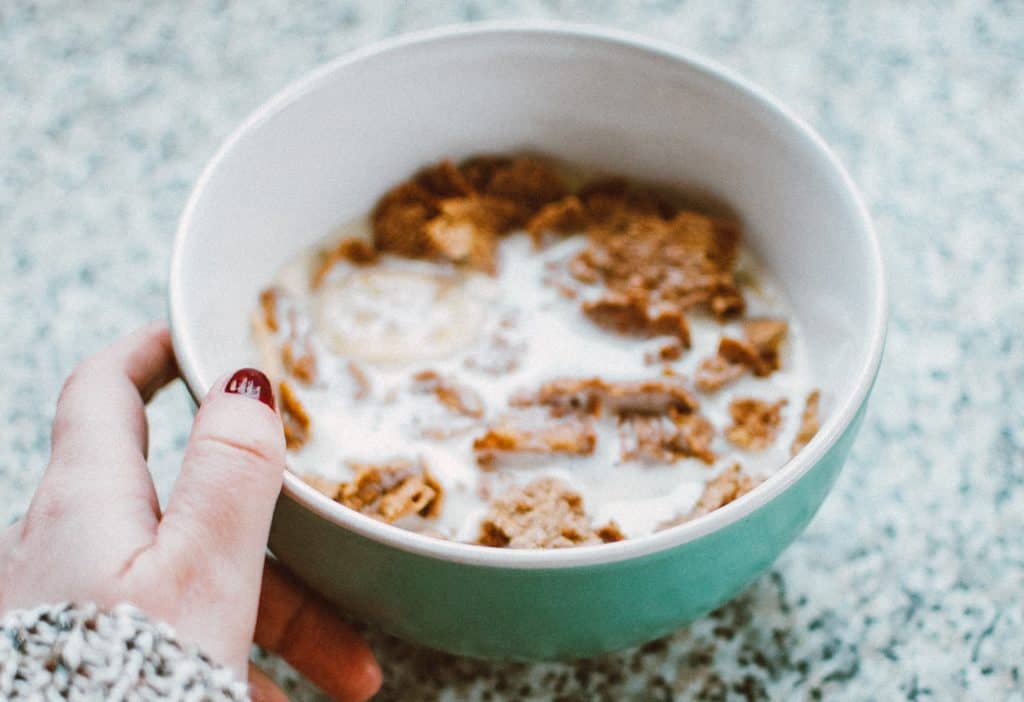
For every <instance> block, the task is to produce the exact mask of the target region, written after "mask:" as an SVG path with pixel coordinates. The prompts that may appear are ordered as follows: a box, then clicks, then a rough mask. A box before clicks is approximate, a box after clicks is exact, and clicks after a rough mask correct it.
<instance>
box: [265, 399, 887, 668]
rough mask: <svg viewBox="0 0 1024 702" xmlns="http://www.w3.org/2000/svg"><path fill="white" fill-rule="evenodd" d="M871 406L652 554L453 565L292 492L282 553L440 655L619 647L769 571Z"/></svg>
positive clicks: (285, 504)
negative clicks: (715, 525) (707, 529)
mask: <svg viewBox="0 0 1024 702" xmlns="http://www.w3.org/2000/svg"><path fill="white" fill-rule="evenodd" d="M866 404H867V403H866V401H865V403H864V404H862V406H861V408H860V410H859V412H858V413H857V415H856V417H855V419H854V421H853V422H852V423H851V424H850V425H849V426H848V427H847V428H846V430H845V432H844V433H843V435H842V437H841V438H840V439H839V441H838V442H836V444H835V445H833V446H832V448H831V449H830V450H829V452H828V453H827V454H825V456H824V457H823V458H822V459H821V460H820V461H818V462H817V463H816V464H815V465H814V467H813V468H812V469H811V470H810V471H808V472H807V473H806V474H804V475H803V476H802V478H801V479H800V480H799V481H798V482H797V483H795V484H794V485H793V486H792V487H791V488H790V489H788V490H787V491H785V492H783V493H782V494H780V495H778V496H777V497H775V499H773V500H771V501H770V502H768V503H767V504H765V505H764V506H762V507H761V508H760V509H757V510H755V511H754V512H752V513H751V514H749V515H748V516H746V517H745V518H743V519H741V520H739V521H736V522H733V523H732V524H730V525H728V526H727V527H725V528H723V529H720V530H718V531H715V532H712V533H710V534H708V535H706V536H704V537H702V538H699V539H696V540H694V541H690V542H687V543H684V544H682V545H680V546H678V547H676V548H673V549H670V550H667V551H663V552H659V553H655V554H651V555H648V556H644V557H640V558H634V559H628V560H624V561H617V562H614V563H607V564H598V565H590V566H580V567H576V568H558V569H516V568H501V567H482V566H477V565H469V564H465V563H457V562H452V561H443V560H438V559H433V558H427V557H424V556H421V555H418V554H414V553H410V552H408V551H403V550H400V549H396V548H393V547H391V546H387V545H385V544H382V543H380V542H377V541H374V540H371V539H368V538H366V537H364V536H360V535H358V534H355V533H352V532H350V531H348V530H346V529H344V528H342V527H339V526H337V525H335V524H332V523H331V522H329V521H327V520H325V519H323V518H321V517H318V516H317V515H315V514H313V513H312V512H310V511H309V510H307V509H305V508H304V507H303V506H302V505H300V504H298V503H296V502H294V501H293V500H292V499H291V498H289V497H287V496H282V498H281V500H280V502H279V503H278V506H277V513H276V514H275V516H274V523H273V527H272V530H271V535H270V546H271V550H272V551H273V552H274V554H275V555H276V556H277V557H278V558H279V559H281V561H283V562H284V563H285V564H286V565H287V566H288V567H289V568H290V569H292V570H293V571H294V572H295V573H296V574H297V575H298V576H299V577H300V578H301V579H303V580H304V581H306V582H307V583H308V584H309V585H310V586H312V587H313V588H314V589H316V590H317V591H319V592H321V593H323V594H324V595H326V596H327V597H328V598H329V599H330V600H331V601H333V602H334V603H335V604H337V605H338V606H339V607H340V608H342V609H343V610H344V611H347V612H349V613H351V614H354V615H355V616H357V617H359V618H361V619H364V620H367V621H369V622H372V623H374V624H376V625H378V626H380V627H381V628H383V629H384V630H386V631H388V632H389V633H392V634H394V635H396V636H398V637H400V638H403V639H406V640H409V641H414V642H416V643H419V644H423V645H426V646H429V647H431V648H436V649H440V650H442V651H447V652H450V653H455V654H460V655H466V656H472V657H476V658H488V659H500V660H556V659H571V658H580V657H586V656H593V655H596V654H599V653H605V652H608V651H614V650H619V649H623V648H627V647H629V646H633V645H636V644H640V643H643V642H645V641H649V640H651V639H654V638H657V637H658V636H662V635H665V634H667V633H669V632H671V631H672V630H674V629H676V628H678V627H679V626H681V625H683V624H686V623H688V622H691V621H693V620H694V619H696V618H698V617H700V616H702V615H703V614H705V613H707V612H708V611H710V610H712V609H714V608H715V607H717V606H719V605H721V604H722V603H724V602H725V601H727V600H728V599H730V598H731V597H733V596H735V595H736V594H737V593H738V592H740V590H742V589H743V588H744V587H745V586H746V585H747V584H748V583H750V582H751V581H752V580H753V579H754V578H755V577H757V575H758V574H759V573H761V572H762V571H764V570H765V569H766V568H767V567H768V566H769V565H770V564H771V563H772V562H773V561H774V560H775V559H776V558H777V557H778V555H779V554H780V553H781V552H782V550H783V549H784V548H786V546H788V545H789V544H790V543H791V542H792V541H793V540H794V539H795V538H796V537H797V536H798V535H799V534H800V532H801V531H803V529H804V528H805V527H806V526H807V524H808V522H810V520H811V518H812V517H813V516H814V514H815V512H816V511H817V509H818V507H819V506H820V505H821V503H822V501H823V500H824V499H825V496H826V495H827V494H828V491H829V490H830V488H831V487H832V484H833V483H834V482H835V479H836V476H838V474H839V471H840V469H841V467H842V465H843V462H844V461H845V460H846V457H847V455H848V453H849V451H850V446H851V444H852V443H853V439H854V436H855V435H856V433H857V430H858V428H859V427H860V424H861V421H862V420H863V417H864V411H865V407H866Z"/></svg>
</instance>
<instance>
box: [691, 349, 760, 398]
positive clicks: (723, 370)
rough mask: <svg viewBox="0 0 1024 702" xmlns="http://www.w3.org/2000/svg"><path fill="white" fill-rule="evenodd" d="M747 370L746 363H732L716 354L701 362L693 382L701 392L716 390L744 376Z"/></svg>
mask: <svg viewBox="0 0 1024 702" xmlns="http://www.w3.org/2000/svg"><path fill="white" fill-rule="evenodd" d="M747 370H748V369H747V366H745V365H744V364H742V363H732V362H730V361H728V360H726V358H725V357H724V356H721V355H717V354H716V355H714V356H709V357H708V358H705V359H703V360H702V361H701V362H700V364H699V365H698V366H697V372H696V373H694V376H693V383H694V385H696V386H697V389H698V390H700V391H701V392H716V391H718V390H720V389H722V388H723V387H725V386H726V385H730V384H731V383H734V382H735V381H737V380H739V379H740V378H742V377H743V376H744V375H745V374H746V372H747Z"/></svg>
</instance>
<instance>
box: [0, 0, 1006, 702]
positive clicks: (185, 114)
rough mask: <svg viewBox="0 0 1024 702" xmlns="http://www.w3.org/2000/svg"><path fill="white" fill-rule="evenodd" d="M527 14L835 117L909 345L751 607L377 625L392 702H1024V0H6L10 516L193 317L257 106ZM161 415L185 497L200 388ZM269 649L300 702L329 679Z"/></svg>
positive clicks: (2, 80)
mask: <svg viewBox="0 0 1024 702" xmlns="http://www.w3.org/2000/svg"><path fill="white" fill-rule="evenodd" d="M524 17H541V18H561V19H569V20H573V21H592V22H597V23H604V24H610V25H614V26H616V27H618V28H622V29H630V30H634V31H637V32H640V33H643V34H647V35H650V36H654V37H659V38H662V39H667V40H669V41H672V42H674V43H677V44H678V45H680V46H683V47H687V48H689V49H692V50H695V51H698V52H700V53H703V54H705V55H706V56H708V57H710V58H712V59H715V60H717V61H719V62H721V63H723V64H725V65H726V66H729V67H731V68H733V69H736V70H737V71H739V72H741V73H742V74H744V75H745V76H747V77H748V78H750V79H752V80H753V81H755V82H757V83H759V84H760V85H761V86H763V87H765V88H766V89H768V90H769V91H770V92H772V93H774V94H775V95H777V96H778V97H780V98H781V99H782V100H783V101H785V102H786V103H788V104H789V105H791V106H792V107H793V108H794V109H795V111H796V112H797V113H799V114H800V115H802V116H803V117H804V118H806V119H807V120H808V121H809V122H810V123H811V124H812V125H814V126H815V127H816V128H817V129H818V130H820V132H821V133H822V135H823V136H824V137H825V139H826V140H827V141H828V142H829V143H830V144H832V145H833V146H834V147H835V149H836V151H837V152H838V154H839V156H840V157H841V158H842V160H843V161H844V163H845V164H846V165H847V166H848V168H849V169H850V171H851V174H852V175H853V177H854V179H855V180H856V181H857V182H858V183H859V184H860V185H861V187H862V189H863V191H864V194H865V197H866V199H867V202H868V205H869V207H870V209H871V211H872V213H873V215H874V217H875V220H876V223H877V226H878V230H879V233H880V236H881V238H882V244H883V250H884V255H885V258H886V263H887V266H888V275H889V283H890V298H891V325H890V336H889V347H888V353H887V357H886V359H885V362H884V363H883V367H882V372H881V376H880V378H879V381H878V386H877V390H876V394H875V396H874V400H873V405H872V410H871V412H870V413H869V415H868V418H867V421H866V422H865V425H864V429H863V430H862V433H861V437H860V439H859V441H858V443H857V444H856V446H855V448H854V451H853V457H852V458H851V460H850V463H849V464H848V465H847V467H846V470H845V472H844V473H843V475H842V476H841V478H840V480H839V483H838V485H837V487H836V489H835V492H834V493H833V495H832V496H831V497H830V498H829V500H828V501H827V502H826V504H825V506H824V507H823V509H822V511H821V512H820V513H819V515H818V516H817V517H816V518H815V520H814V522H813V523H812V524H811V526H810V528H809V529H808V531H807V532H806V533H805V534H804V536H803V537H802V538H800V539H799V540H798V541H797V543H796V544H795V545H794V546H793V547H792V548H790V549H789V550H788V551H787V552H786V553H785V554H784V555H783V557H782V558H781V559H780V560H779V561H778V562H777V563H776V564H775V566H774V567H773V568H772V570H771V572H770V573H769V574H767V575H765V576H764V577H762V578H761V579H760V580H759V581H758V582H757V583H755V584H754V585H753V586H751V587H750V588H749V589H748V590H747V591H746V592H745V593H744V594H743V595H742V596H740V598H738V599H737V600H736V601H735V602H733V603H732V604H730V605H728V606H726V607H724V608H722V609H721V610H719V611H718V612H716V613H714V614H713V615H711V616H709V617H707V618H705V619H704V620H701V621H700V622H698V623H696V624H694V625H693V626H690V627H688V628H687V629H685V630H682V631H680V632H678V633H676V634H675V635H673V636H671V637H669V638H667V639H663V640H660V641H658V642H655V643H653V644H650V645H648V646H645V647H643V648H642V649H637V650H632V651H627V652H625V653H622V654H618V655H613V656H608V657H604V658H602V659H599V660H593V661H585V662H581V663H578V664H575V665H562V664H548V665H532V666H529V665H518V664H517V665H494V664H485V663H478V662H473V661H467V660H462V659H457V658H453V657H449V656H442V655H439V654H435V653H431V652H429V651H424V650H421V649H418V648H416V647H413V646H410V645H407V644H404V643H401V642H398V641H394V640H392V639H390V638H388V637H386V636H384V635H382V634H380V633H378V632H374V631H370V632H368V635H369V637H370V639H371V641H372V643H373V645H374V647H375V649H376V651H377V653H378V655H379V657H380V659H381V662H382V664H383V666H384V670H385V676H386V682H385V688H384V690H383V692H382V694H381V695H380V699H383V700H434V699H449V700H450V699H495V700H497V699H527V700H532V699H536V700H546V699H552V698H558V699H564V700H585V699H608V700H624V699H671V698H673V696H675V697H677V698H680V699H688V698H698V699H709V700H718V699H722V700H724V699H745V700H761V699H850V700H867V699H904V698H905V699H908V700H925V699H937V700H941V699H977V700H996V699H998V700H1002V699H1013V700H1022V699H1024V280H1022V276H1024V273H1022V263H1024V232H1022V229H1021V228H1022V226H1024V225H1022V223H1024V138H1022V137H1021V125H1024V78H1022V76H1024V5H1022V4H1020V3H1014V2H997V1H994V0H993V1H991V2H961V3H924V2H915V3H899V4H898V3H855V4H850V3H840V2H830V3H819V2H810V1H800V2H765V3H756V4H754V3H749V2H716V1H714V0H690V1H687V2H672V1H662V2H644V3H615V2H594V3H584V2H571V1H569V2H555V1H548V2H541V1H539V0H535V1H529V0H479V1H478V2H453V3H446V4H442V3H427V2H370V1H363V2H348V3H326V2H296V3H286V2H283V1H280V0H279V1H277V2H274V1H271V0H258V1H255V2H246V3H237V4H236V3H230V4H229V3H226V2H213V1H211V2H189V3H171V2H165V3H160V2H136V3H131V4H120V5H117V6H115V5H114V4H112V3H111V4H104V3H74V2H66V3H57V2H40V3H26V2H19V1H18V0H9V1H8V2H5V3H4V4H3V5H2V6H0V241H2V248H0V300H2V301H3V309H4V310H5V312H4V314H3V317H2V320H3V321H2V324H0V367H2V368H3V369H4V374H3V377H4V380H5V392H3V393H2V394H0V418H2V419H3V421H4V431H3V441H0V518H3V519H4V520H10V519H13V518H15V517H17V516H18V515H19V514H20V513H21V511H22V510H23V509H24V507H25V505H26V504H27V500H28V498H29V495H30V494H31V491H32V487H33V485H34V483H35V481H36V480H37V479H38V477H39V474H40V472H41V470H42V467H43V464H44V462H45V460H46V455H47V451H48V435H49V421H50V419H51V415H52V408H53V404H54V401H55V399H56V396H57V393H58V390H59V388H60V384H61V381H62V379H63V377H64V376H65V375H66V374H67V373H68V372H69V370H70V369H71V367H72V366H73V365H74V363H75V362H76V361H77V360H79V359H80V358H81V357H82V356H83V355H84V354H86V353H88V352H90V351H92V350H94V349H97V348H99V347H100V346H101V345H103V344H104V343H106V342H107V341H109V340H110V339H112V338H113V337H115V336H117V335H119V334H121V333H124V332H126V331H128V330H130V329H131V328H133V327H135V326H138V325H140V324H142V323H143V322H144V321H146V320H148V319H150V318H153V317H159V316H161V315H162V314H163V313H164V307H165V284H166V276H167V266H168V256H169V251H170V245H171V239H172V236H173V232H174V227H175V221H176V218H177V216H178V213H179V212H180V210H181V208H182V206H183V204H184V201H185V198H186V197H187V194H188V191H189V188H190V186H191V183H192V181H193V180H194V179H195V178H196V177H197V175H198V173H199V171H200V169H201V168H202V165H203V163H204V162H205V161H206V159H207V158H209V156H210V155H211V154H212V153H213V151H214V150H215V149H216V147H217V145H218V143H219V142H220V140H221V139H223V138H224V137H225V136H226V135H227V134H228V132H229V131H230V130H231V129H232V128H233V126H234V125H235V124H236V123H237V122H238V121H239V120H240V119H241V118H242V117H244V116H245V115H246V114H247V113H248V112H249V111H250V110H252V109H253V108H254V107H256V106H257V105H258V104H259V103H260V102H261V101H263V100H264V99H265V98H267V97H268V96H269V95H270V94H272V93H273V92H274V91H276V90H277V89H279V88H281V87H282V86H284V85H285V84H286V83H288V82H289V81H291V80H293V79H295V78H297V77H298V76H300V75H301V74H303V73H304V72H306V71H307V70H309V69H310V68H312V67H313V66H315V65H317V64H318V63H321V62H323V61H324V60H327V59H329V58H331V57H333V56H336V55H338V54H340V53H343V52H344V51H346V50H348V49H351V48H353V47H356V46H360V45H363V44H365V43H367V42H369V41H372V40H375V39H377V38H380V37H384V36H389V35H393V34H395V33H399V32H403V31H407V30H414V29H420V28H425V27H431V26H436V25H441V24H447V23H451V22H455V21H473V20H480V19H498V18H524ZM150 419H151V422H152V424H153V429H152V435H151V443H152V451H151V455H152V467H153V472H154V475H155V478H156V481H157V484H158V487H159V490H160V492H161V494H162V495H165V494H166V493H167V492H168V490H169V487H170V485H171V483H172V481H173V479H174V476H175V471H176V465H177V462H178V461H179V460H180V457H181V452H182V447H183V445H184V441H185V437H186V434H187V431H188V426H189V420H190V410H189V404H188V399H187V396H186V393H185V391H184V389H183V388H182V387H181V386H180V385H179V386H175V387H174V388H173V389H171V390H170V391H168V392H165V393H163V394H162V395H161V396H159V397H158V398H157V399H156V401H155V402H154V403H153V406H152V408H151V411H150ZM268 663H269V665H271V666H272V667H273V668H274V669H275V672H276V675H277V677H278V678H279V679H280V680H282V681H283V683H284V684H285V685H286V687H287V688H288V690H289V692H290V694H292V695H293V697H294V699H296V700H313V699H318V697H317V695H316V692H315V691H314V690H313V689H312V688H310V687H309V686H308V685H307V684H305V683H304V682H302V681H300V680H297V679H296V677H295V675H294V674H293V673H292V672H291V671H290V670H289V669H288V668H287V667H285V666H283V665H282V664H278V663H276V662H274V661H268Z"/></svg>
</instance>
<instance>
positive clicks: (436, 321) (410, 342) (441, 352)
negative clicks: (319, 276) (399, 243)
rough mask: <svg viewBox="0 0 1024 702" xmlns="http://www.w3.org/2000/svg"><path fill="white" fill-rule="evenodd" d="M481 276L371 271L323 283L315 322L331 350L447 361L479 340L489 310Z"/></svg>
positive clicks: (391, 359) (377, 358)
mask: <svg viewBox="0 0 1024 702" xmlns="http://www.w3.org/2000/svg"><path fill="white" fill-rule="evenodd" d="M482 277H483V276H479V274H463V273H452V272H448V271H440V272H435V271H425V270H407V269H390V270H389V269H387V268H379V267H376V268H373V269H369V270H361V271H356V272H354V273H351V274H350V275H348V276H346V277H345V278H343V279H341V280H338V281H334V282H332V283H329V284H327V285H324V286H323V287H322V288H321V289H320V290H319V291H318V293H317V298H316V301H315V311H314V314H315V319H316V322H315V323H316V325H317V331H318V333H319V336H320V338H321V339H323V340H324V342H325V343H326V344H327V346H329V347H330V348H331V350H333V351H334V352H336V353H338V354H340V355H343V356H347V357H349V358H357V359H362V360H365V361H369V362H374V363H404V362H410V361H419V360H425V359H436V358H441V357H444V356H448V355H451V354H452V353H454V352H455V351H457V350H459V349H461V348H465V347H466V346H468V345H469V344H471V343H472V342H473V341H474V340H475V339H476V338H477V337H478V336H479V334H480V329H481V326H482V324H483V322H484V313H485V311H486V307H487V297H488V296H487V295H486V294H484V293H485V292H486V291H485V289H484V288H485V287H486V286H485V285H483V281H481V280H478V278H482Z"/></svg>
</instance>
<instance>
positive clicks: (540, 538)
mask: <svg viewBox="0 0 1024 702" xmlns="http://www.w3.org/2000/svg"><path fill="white" fill-rule="evenodd" d="M623 538H625V537H624V536H623V534H622V532H621V531H620V530H619V527H618V525H616V524H615V522H609V523H608V524H606V525H604V526H602V527H600V528H598V529H596V530H595V529H594V528H593V527H592V526H591V524H590V519H589V518H588V517H587V514H586V511H585V510H584V508H583V498H582V497H581V496H580V494H579V493H578V492H575V491H573V490H572V489H571V488H569V486H568V485H566V484H565V483H564V482H562V481H560V480H558V479H557V478H548V477H545V478H537V479H536V480H534V481H532V482H531V483H529V484H528V485H526V486H525V487H518V486H516V487H513V488H511V489H510V490H508V492H506V493H505V494H504V495H502V496H501V497H499V498H497V499H495V500H494V501H493V502H491V507H490V510H489V511H488V513H487V516H486V517H484V519H483V521H482V522H481V524H480V536H479V538H478V539H477V543H479V544H481V545H483V546H492V547H496V548H564V547H567V546H582V545H587V544H600V543H606V542H610V541H621V540H622V539H623Z"/></svg>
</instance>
